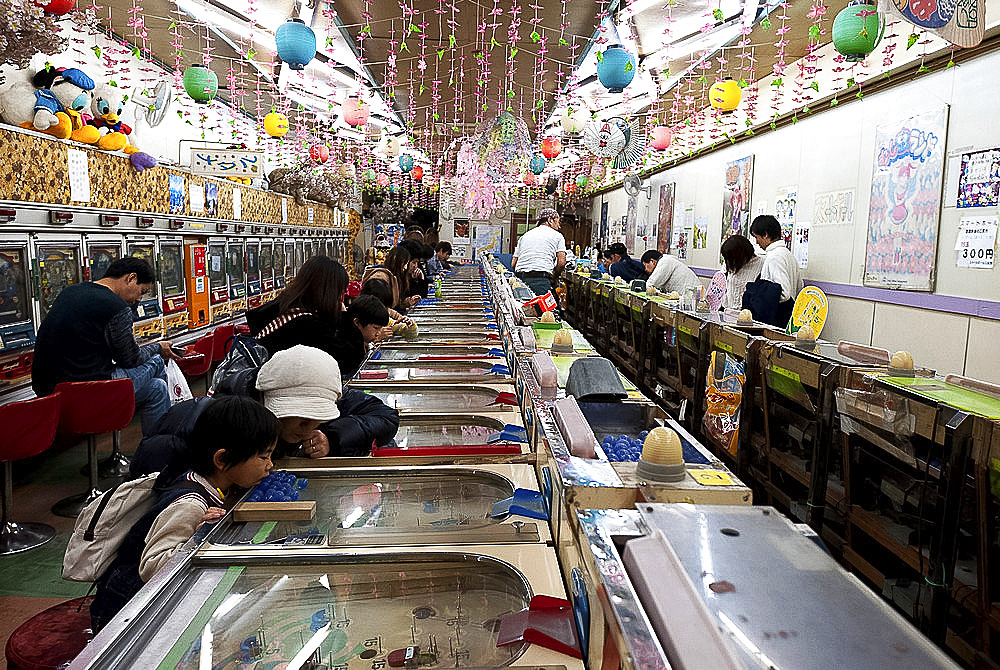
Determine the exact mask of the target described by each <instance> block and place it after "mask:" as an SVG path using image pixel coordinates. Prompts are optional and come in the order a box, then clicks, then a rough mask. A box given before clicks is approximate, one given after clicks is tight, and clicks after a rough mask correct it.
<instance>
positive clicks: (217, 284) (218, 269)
mask: <svg viewBox="0 0 1000 670" xmlns="http://www.w3.org/2000/svg"><path fill="white" fill-rule="evenodd" d="M208 287H209V290H210V291H211V295H212V321H213V322H219V321H225V320H226V319H228V318H229V315H230V313H231V311H230V308H229V275H228V273H227V272H226V241H225V240H218V239H215V240H212V239H210V240H209V241H208Z"/></svg>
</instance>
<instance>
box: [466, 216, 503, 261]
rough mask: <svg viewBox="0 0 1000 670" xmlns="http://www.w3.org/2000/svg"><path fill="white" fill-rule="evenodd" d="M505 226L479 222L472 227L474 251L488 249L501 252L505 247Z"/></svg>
mask: <svg viewBox="0 0 1000 670" xmlns="http://www.w3.org/2000/svg"><path fill="white" fill-rule="evenodd" d="M503 228H504V227H503V226H493V225H488V224H485V223H477V224H476V225H474V226H473V227H472V253H473V254H476V255H477V256H478V254H479V253H481V252H485V251H488V252H490V253H492V254H499V253H501V250H502V249H503Z"/></svg>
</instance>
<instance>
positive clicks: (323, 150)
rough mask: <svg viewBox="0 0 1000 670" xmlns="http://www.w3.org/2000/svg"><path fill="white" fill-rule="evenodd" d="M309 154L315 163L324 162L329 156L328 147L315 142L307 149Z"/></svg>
mask: <svg viewBox="0 0 1000 670" xmlns="http://www.w3.org/2000/svg"><path fill="white" fill-rule="evenodd" d="M309 156H310V157H311V158H312V159H313V160H314V161H316V162H317V163H325V162H326V161H327V159H329V158H330V149H329V148H327V147H325V146H324V145H322V144H317V145H315V146H314V147H313V148H312V149H310V150H309Z"/></svg>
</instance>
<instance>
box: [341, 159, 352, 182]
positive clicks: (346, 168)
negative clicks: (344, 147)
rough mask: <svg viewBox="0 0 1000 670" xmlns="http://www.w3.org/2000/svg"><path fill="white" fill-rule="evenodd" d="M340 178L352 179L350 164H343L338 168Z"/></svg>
mask: <svg viewBox="0 0 1000 670" xmlns="http://www.w3.org/2000/svg"><path fill="white" fill-rule="evenodd" d="M340 176H341V177H345V178H346V177H352V176H354V166H353V165H351V164H350V163H344V164H343V165H341V166H340Z"/></svg>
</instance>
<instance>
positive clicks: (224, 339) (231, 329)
mask: <svg viewBox="0 0 1000 670" xmlns="http://www.w3.org/2000/svg"><path fill="white" fill-rule="evenodd" d="M235 333H236V326H234V325H233V324H231V323H227V324H226V325H224V326H219V327H218V328H216V329H215V331H214V336H215V349H213V350H212V362H213V363H221V362H222V359H223V358H225V357H226V354H228V353H229V347H230V342H229V341H230V340H231V339H233V335H234V334H235Z"/></svg>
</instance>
